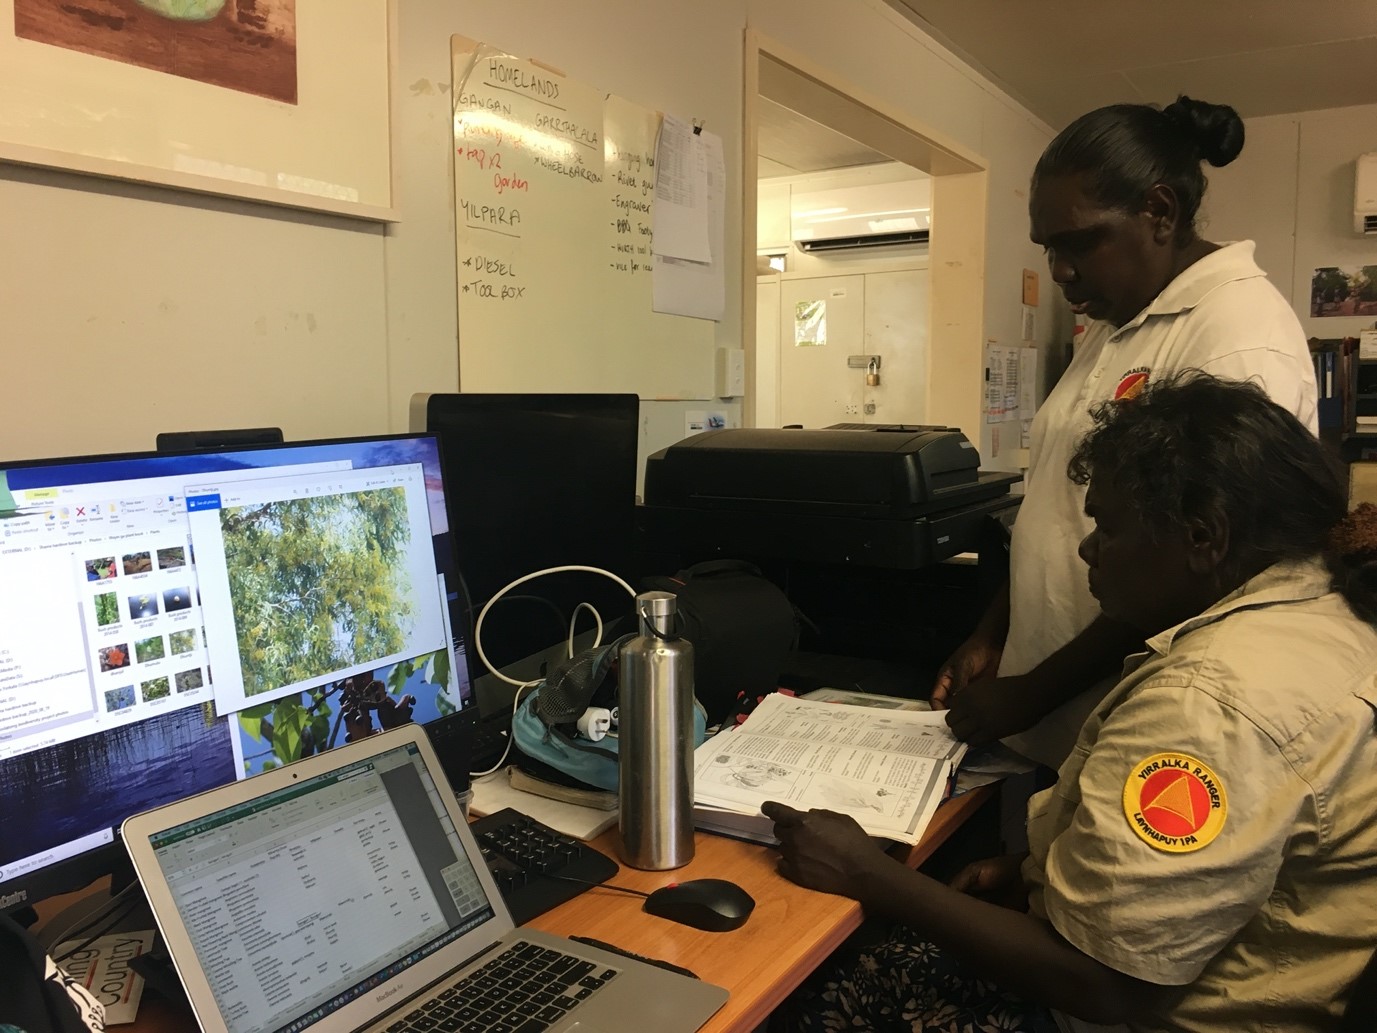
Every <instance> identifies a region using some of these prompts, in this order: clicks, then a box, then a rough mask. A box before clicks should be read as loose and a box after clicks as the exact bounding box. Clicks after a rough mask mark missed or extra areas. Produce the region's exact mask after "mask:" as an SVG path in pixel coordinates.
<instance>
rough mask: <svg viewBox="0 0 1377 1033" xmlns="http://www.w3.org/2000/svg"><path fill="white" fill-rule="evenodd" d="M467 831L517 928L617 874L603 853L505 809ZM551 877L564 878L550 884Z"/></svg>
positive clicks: (471, 826)
mask: <svg viewBox="0 0 1377 1033" xmlns="http://www.w3.org/2000/svg"><path fill="white" fill-rule="evenodd" d="M470 828H471V829H472V830H473V834H474V837H475V838H476V839H477V840H478V845H479V847H480V848H481V849H482V852H483V859H484V860H485V861H487V863H488V871H490V872H492V877H493V880H494V881H495V882H496V883H497V888H498V889H500V890H501V891H502V899H503V900H505V901H506V902H507V909H508V910H509V911H511V913H512V921H514V922H515V923H516V924H517V925H524V924H526V923H527V922H529V921H530V920H531V919H532V918H535V917H536V916H537V915H541V914H544V913H545V912H546V911H549V910H550V909H551V908H552V907H556V906H557V905H559V904H563V903H564V902H565V901H566V900H570V899H572V898H573V897H576V896H578V895H579V894H580V893H583V892H584V891H585V890H588V889H590V888H591V886H590V885H588V884H589V883H599V882H606V881H607V880H608V879H610V878H611V877H612V876H613V875H615V874H617V871H618V866H617V862H616V861H614V860H612V858H610V857H608V856H607V855H606V854H604V853H603V852H602V851H600V850H596V849H594V848H593V847H591V846H589V845H588V844H587V843H584V842H581V841H580V840H577V839H574V838H573V837H571V836H566V835H564V834H563V833H560V832H556V831H555V830H554V829H552V828H550V827H549V826H548V825H542V824H541V823H540V822H538V821H536V820H535V819H534V818H532V817H530V816H529V815H525V814H522V813H521V812H520V811H517V810H513V809H512V808H510V807H505V808H503V809H502V810H500V811H494V812H493V813H492V814H488V815H484V816H483V817H481V818H479V819H477V820H476V821H474V822H473V823H472V824H471V825H470ZM556 875H558V876H565V878H551V876H556ZM568 879H579V880H581V881H579V882H569V881H567V880H568Z"/></svg>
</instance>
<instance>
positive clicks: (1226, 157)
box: [1162, 94, 1243, 168]
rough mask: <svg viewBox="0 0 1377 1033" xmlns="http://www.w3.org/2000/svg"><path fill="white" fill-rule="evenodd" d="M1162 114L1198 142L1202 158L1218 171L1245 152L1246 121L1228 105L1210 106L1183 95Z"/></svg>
mask: <svg viewBox="0 0 1377 1033" xmlns="http://www.w3.org/2000/svg"><path fill="white" fill-rule="evenodd" d="M1162 114H1163V115H1165V116H1166V117H1167V119H1168V120H1169V121H1170V122H1171V123H1172V124H1173V125H1175V126H1177V127H1178V128H1179V129H1180V130H1181V131H1182V132H1183V133H1185V134H1186V135H1187V136H1188V137H1190V138H1191V139H1192V140H1193V141H1195V144H1196V146H1198V147H1199V148H1200V156H1201V157H1202V158H1204V159H1205V160H1206V161H1207V162H1209V163H1210V164H1211V165H1213V166H1214V167H1215V168H1219V167H1220V166H1222V165H1227V164H1229V162H1231V161H1233V160H1234V159H1235V158H1237V157H1238V154H1239V152H1240V151H1242V150H1243V119H1241V118H1239V117H1238V112H1237V111H1235V110H1234V109H1233V108H1231V107H1229V105H1227V104H1207V103H1206V102H1205V101H1203V100H1192V99H1191V98H1190V97H1187V96H1186V95H1185V94H1182V95H1181V96H1179V97H1177V98H1176V100H1175V101H1173V102H1172V103H1170V104H1168V105H1167V106H1166V107H1165V108H1163V109H1162Z"/></svg>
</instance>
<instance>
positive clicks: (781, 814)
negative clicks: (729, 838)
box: [760, 800, 898, 900]
mask: <svg viewBox="0 0 1377 1033" xmlns="http://www.w3.org/2000/svg"><path fill="white" fill-rule="evenodd" d="M760 809H761V811H762V812H763V813H764V815H765V817H767V818H769V819H770V820H771V821H773V822H774V823H775V837H776V838H777V839H778V840H779V854H780V858H779V871H780V874H782V875H783V876H784V877H785V878H787V879H789V880H791V881H793V882H796V883H798V884H799V885H800V886H806V887H808V888H809V889H814V890H821V891H822V892H823V893H837V894H840V895H841V896H844V897H852V898H854V899H856V900H863V899H864V896H865V894H866V893H867V892H869V891H873V890H874V885H873V883H874V878H875V875H876V873H877V872H879V871H881V870H883V868H884V866H886V865H892V864H897V863H898V862H896V861H894V860H892V859H891V858H890V857H889V856H888V855H887V854H886V853H885V852H884V851H883V850H882V849H881V848H880V846H879V844H878V843H876V842H875V840H873V839H871V838H870V837H869V836H868V835H866V834H865V831H864V830H863V829H862V828H861V827H860V826H859V825H857V824H856V820H855V819H854V818H852V817H850V816H848V815H845V814H838V813H837V812H836V811H820V810H811V811H808V812H806V813H805V812H803V811H797V810H795V809H794V808H792V807H790V806H788V805H787V804H782V803H776V802H775V801H773V800H771V801H768V802H766V803H765V804H763V805H762V806H761V808H760Z"/></svg>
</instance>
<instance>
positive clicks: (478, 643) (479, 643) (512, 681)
mask: <svg viewBox="0 0 1377 1033" xmlns="http://www.w3.org/2000/svg"><path fill="white" fill-rule="evenodd" d="M567 571H583V572H584V573H587V574H603V575H605V576H606V577H610V578H611V579H612V580H613V581H615V582H617V584H619V585H621V586H622V587H623V588H625V589H626V591H627V593H628V594H629V595H630V596H631V598H633V599H634V598H636V590H635V589H634V588H632V587H631V586H630V585H628V584H627V583H626V582H625V581H623V580H622V579H621V578H619V577H618V576H617V575H616V574H614V573H612V572H611V571H610V570H603V569H602V568H601V567H583V566H577V565H570V566H565V567H546V568H545V569H544V570H537V571H536V572H535V573H533V574H527V575H526V576H525V577H519V578H517V579H516V580H515V581H513V582H512V583H511V584H509V585H507V586H505V587H504V588H503V589H502V590H501V591H500V592H498V593H497V594H496V595H494V596H493V597H492V598H491V599H489V600H488V601H487V602H486V603H484V604H483V609H482V610H480V611H479V612H478V620H477V621H476V622H475V623H474V626H473V649H474V652H476V653H477V654H478V659H479V660H482V661H483V666H484V667H486V668H487V669H488V671H489V672H490V673H492V674H493V675H494V676H496V677H497V678H498V679H499V680H501V681H504V682H506V683H507V684H508V685H515V686H516V687H517V688H518V689H527V688H530V687H531V686H533V685H539V684H540V682H541V679H540V678H536V679H535V680H534V681H518V680H517V679H516V678H510V677H508V676H507V675H505V674H503V673H502V672H501V671H499V670H498V669H497V668H496V667H494V666H493V665H492V662H491V661H489V660H488V654H487V653H485V652H483V620H484V618H486V617H487V616H488V611H489V610H491V609H492V606H493V603H495V602H497V600H499V599H501V598H502V597H503V596H504V595H506V594H507V593H508V592H510V591H511V590H512V589H513V588H515V587H516V586H517V585H524V584H525V583H526V582H527V581H533V580H535V579H536V578H538V577H544V576H545V575H546V574H563V573H565V572H567ZM582 606H588V608H589V609H590V610H593V607H592V606H589V604H587V603H579V607H582ZM579 607H575V608H574V615H575V616H578V609H579ZM593 612H594V613H597V611H596V610H593ZM598 628H599V634H601V628H602V618H601V617H599V618H598ZM570 637H571V639H572V635H571V636H570Z"/></svg>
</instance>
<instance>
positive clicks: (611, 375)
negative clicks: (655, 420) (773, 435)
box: [451, 36, 715, 398]
mask: <svg viewBox="0 0 1377 1033" xmlns="http://www.w3.org/2000/svg"><path fill="white" fill-rule="evenodd" d="M451 48H452V58H453V66H454V75H453V80H452V81H453V86H452V90H453V101H454V215H455V244H456V248H457V259H458V265H457V269H458V284H457V287H458V293H457V300H458V310H459V384H460V387H461V389H462V390H464V391H532V390H536V391H539V390H550V391H553V390H559V391H630V392H634V393H636V394H639V395H640V396H641V397H642V398H706V397H708V396H709V395H710V394H711V393H712V392H711V388H712V370H713V361H712V358H713V345H714V334H715V328H714V326H715V325H714V323H713V322H712V321H711V320H707V319H693V318H690V317H686V316H672V315H666V314H664V313H659V312H654V311H652V309H651V301H652V285H653V282H652V277H653V272H652V268H653V264H654V263H653V260H652V258H651V253H650V240H651V238H650V228H651V205H652V203H653V198H654V188H655V177H654V166H655V142H656V136H657V135H658V133H659V128H660V116H659V115H658V114H657V113H656V112H654V111H651V110H650V109H648V108H645V107H642V106H640V105H637V104H633V103H631V102H630V101H627V100H624V99H622V98H620V97H615V96H611V95H604V94H602V93H601V92H599V91H597V90H596V89H594V88H593V87H591V86H589V85H587V84H584V83H580V82H578V81H576V80H574V79H571V78H569V77H567V76H564V75H560V74H559V73H556V72H553V71H551V70H550V69H548V68H545V67H544V66H542V65H540V64H539V63H538V62H535V61H530V60H525V59H522V58H517V57H513V56H512V55H510V54H506V53H503V52H502V51H500V50H497V49H495V48H493V47H490V46H488V45H486V44H482V43H478V42H476V41H474V40H471V39H468V38H466V37H463V36H454V37H453V38H452V40H451Z"/></svg>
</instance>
